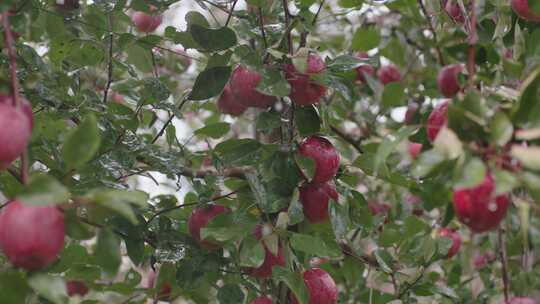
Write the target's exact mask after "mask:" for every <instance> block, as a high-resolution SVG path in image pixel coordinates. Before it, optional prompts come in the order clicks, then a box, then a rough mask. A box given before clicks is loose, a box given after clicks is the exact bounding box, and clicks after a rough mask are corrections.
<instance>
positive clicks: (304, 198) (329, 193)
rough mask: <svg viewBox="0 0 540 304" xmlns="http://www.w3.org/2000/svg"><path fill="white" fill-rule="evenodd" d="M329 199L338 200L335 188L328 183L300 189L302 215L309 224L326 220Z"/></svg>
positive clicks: (305, 186) (308, 185) (309, 185)
mask: <svg viewBox="0 0 540 304" xmlns="http://www.w3.org/2000/svg"><path fill="white" fill-rule="evenodd" d="M330 199H333V200H334V201H337V200H338V193H337V191H336V188H335V187H334V186H333V185H332V184H330V183H324V184H307V185H304V186H302V187H301V188H300V201H301V202H302V206H303V207H304V214H305V215H306V217H307V219H308V220H309V221H310V222H311V223H321V222H324V221H326V220H328V204H329V201H330Z"/></svg>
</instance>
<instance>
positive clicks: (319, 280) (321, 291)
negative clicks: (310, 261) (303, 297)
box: [291, 268, 338, 304]
mask: <svg viewBox="0 0 540 304" xmlns="http://www.w3.org/2000/svg"><path fill="white" fill-rule="evenodd" d="M304 284H306V287H307V291H308V294H309V302H308V304H336V303H337V299H338V289H337V286H336V283H335V282H334V279H332V277H331V276H330V275H329V274H328V273H327V272H326V271H324V270H322V269H320V268H312V269H310V270H307V271H306V272H304ZM291 301H292V303H294V304H298V300H297V299H296V297H295V296H294V295H293V294H292V293H291Z"/></svg>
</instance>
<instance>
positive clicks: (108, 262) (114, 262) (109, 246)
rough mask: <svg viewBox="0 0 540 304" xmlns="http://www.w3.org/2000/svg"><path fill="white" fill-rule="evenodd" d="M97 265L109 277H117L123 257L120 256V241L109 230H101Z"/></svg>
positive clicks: (97, 247) (96, 252) (96, 250)
mask: <svg viewBox="0 0 540 304" xmlns="http://www.w3.org/2000/svg"><path fill="white" fill-rule="evenodd" d="M94 252H95V258H96V263H97V264H98V265H99V266H101V267H102V269H103V271H104V272H105V274H107V276H108V277H111V278H112V277H114V276H116V273H117V272H118V269H119V268H120V264H121V263H122V256H121V255H120V239H118V237H117V236H116V235H115V234H114V233H113V232H112V231H111V230H109V229H108V228H103V229H100V231H99V233H98V237H97V244H96V249H95V251H94Z"/></svg>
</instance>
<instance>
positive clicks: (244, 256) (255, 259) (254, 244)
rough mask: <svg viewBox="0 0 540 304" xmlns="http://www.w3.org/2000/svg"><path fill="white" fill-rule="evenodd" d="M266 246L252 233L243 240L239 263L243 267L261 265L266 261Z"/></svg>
mask: <svg viewBox="0 0 540 304" xmlns="http://www.w3.org/2000/svg"><path fill="white" fill-rule="evenodd" d="M264 256H265V253H264V247H263V245H262V243H261V241H259V240H257V239H256V238H255V237H254V236H252V235H250V236H248V237H246V238H245V239H244V241H243V242H242V247H240V261H239V263H238V264H239V265H240V266H243V267H255V268H257V267H260V266H261V265H262V264H263V263H264Z"/></svg>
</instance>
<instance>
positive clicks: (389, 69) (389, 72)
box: [377, 64, 401, 85]
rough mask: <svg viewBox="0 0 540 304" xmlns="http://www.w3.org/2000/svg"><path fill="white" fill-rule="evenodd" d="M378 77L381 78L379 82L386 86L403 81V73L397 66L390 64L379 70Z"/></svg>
mask: <svg viewBox="0 0 540 304" xmlns="http://www.w3.org/2000/svg"><path fill="white" fill-rule="evenodd" d="M377 77H379V81H380V82H381V83H382V84H384V85H386V84H389V83H391V82H399V81H401V72H400V71H399V69H398V67H397V66H395V65H393V64H388V65H385V66H383V67H381V68H380V69H379V71H378V72H377Z"/></svg>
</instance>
